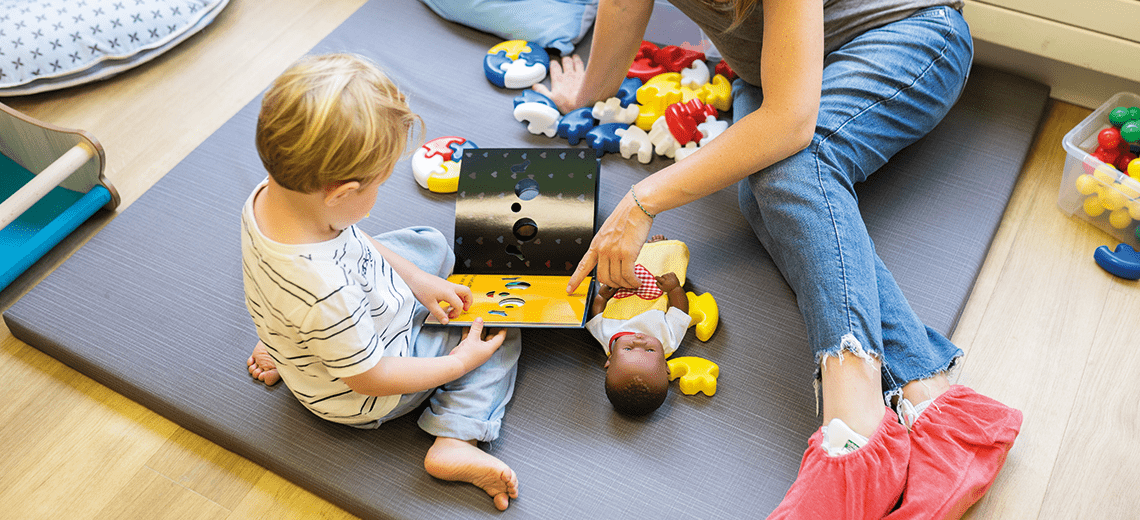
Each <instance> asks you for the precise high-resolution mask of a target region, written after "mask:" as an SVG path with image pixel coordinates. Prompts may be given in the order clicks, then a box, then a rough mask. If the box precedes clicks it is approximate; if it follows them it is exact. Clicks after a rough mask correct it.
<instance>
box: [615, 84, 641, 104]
mask: <svg viewBox="0 0 1140 520" xmlns="http://www.w3.org/2000/svg"><path fill="white" fill-rule="evenodd" d="M639 88H641V78H625V79H624V80H622V82H621V86H620V87H618V91H617V98H618V99H620V100H621V107H622V108H625V107H628V106H629V104H630V103H637V89H639Z"/></svg>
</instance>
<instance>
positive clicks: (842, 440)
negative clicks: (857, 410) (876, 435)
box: [820, 417, 867, 457]
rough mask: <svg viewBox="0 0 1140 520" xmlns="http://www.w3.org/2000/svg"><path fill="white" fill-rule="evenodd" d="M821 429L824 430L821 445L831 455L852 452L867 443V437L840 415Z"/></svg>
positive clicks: (836, 455) (835, 455)
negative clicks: (857, 431) (848, 424)
mask: <svg viewBox="0 0 1140 520" xmlns="http://www.w3.org/2000/svg"><path fill="white" fill-rule="evenodd" d="M820 430H822V431H823V442H822V443H820V447H821V448H823V451H825V452H827V454H828V456H831V457H838V456H840V455H845V454H848V453H851V452H853V451H855V450H857V449H859V447H861V446H863V445H865V444H867V438H866V437H864V436H862V435H859V434H858V433H855V430H852V429H851V428H850V427H849V426H847V423H845V422H843V420H842V419H840V418H838V417H836V418H834V419H832V420H831V422H829V423H827V425H826V426H824V427H823V428H820Z"/></svg>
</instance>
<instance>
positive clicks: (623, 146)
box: [616, 126, 653, 164]
mask: <svg viewBox="0 0 1140 520" xmlns="http://www.w3.org/2000/svg"><path fill="white" fill-rule="evenodd" d="M616 133H617V134H618V135H619V136H621V141H620V142H619V143H618V149H619V150H621V156H622V157H624V158H626V159H629V158H630V157H633V155H634V154H637V161H638V162H640V163H641V164H649V161H650V160H652V159H653V141H650V140H649V134H647V133H645V130H642V129H641V128H639V127H637V126H630V127H629V128H626V129H625V130H617V131H616Z"/></svg>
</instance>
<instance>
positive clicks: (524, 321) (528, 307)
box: [427, 274, 591, 327]
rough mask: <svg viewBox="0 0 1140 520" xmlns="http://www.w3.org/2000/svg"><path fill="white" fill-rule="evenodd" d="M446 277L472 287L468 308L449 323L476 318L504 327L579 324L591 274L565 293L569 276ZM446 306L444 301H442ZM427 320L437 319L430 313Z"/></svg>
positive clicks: (582, 316) (578, 325) (453, 323)
mask: <svg viewBox="0 0 1140 520" xmlns="http://www.w3.org/2000/svg"><path fill="white" fill-rule="evenodd" d="M447 279H448V280H450V281H452V282H454V283H457V284H460V285H466V286H467V287H470V288H471V293H472V296H473V297H474V298H473V299H474V301H473V302H472V304H471V308H470V309H468V310H467V311H466V312H464V313H463V314H460V315H459V316H457V317H456V318H453V319H451V320H450V322H449V323H448V325H470V324H471V323H473V322H474V321H475V318H477V317H479V318H483V322H484V323H486V324H488V325H493V326H504V327H582V326H585V324H586V309H587V305H588V301H589V296H590V281H591V278H590V277H586V279H585V280H584V281H583V282H582V283H581V284H580V285H579V286H578V290H576V291H575V292H573V293H571V294H567V293H566V284H567V283H568V282H569V281H570V277H569V276H550V275H520V276H508V275H502V274H453V275H451V276H449V277H448V278H447ZM445 308H446V305H445ZM427 322H428V323H436V324H438V323H439V321H437V320H436V319H435V318H434V317H431V316H429V317H428V320H427Z"/></svg>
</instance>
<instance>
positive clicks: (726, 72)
mask: <svg viewBox="0 0 1140 520" xmlns="http://www.w3.org/2000/svg"><path fill="white" fill-rule="evenodd" d="M713 73H715V74H720V75H721V76H724V77H725V78H727V79H728V81H732V80H734V79H736V72H733V70H732V67H730V66H729V65H728V62H726V61H724V60H720V61H719V62H717V64H716V66H715V67H713Z"/></svg>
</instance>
